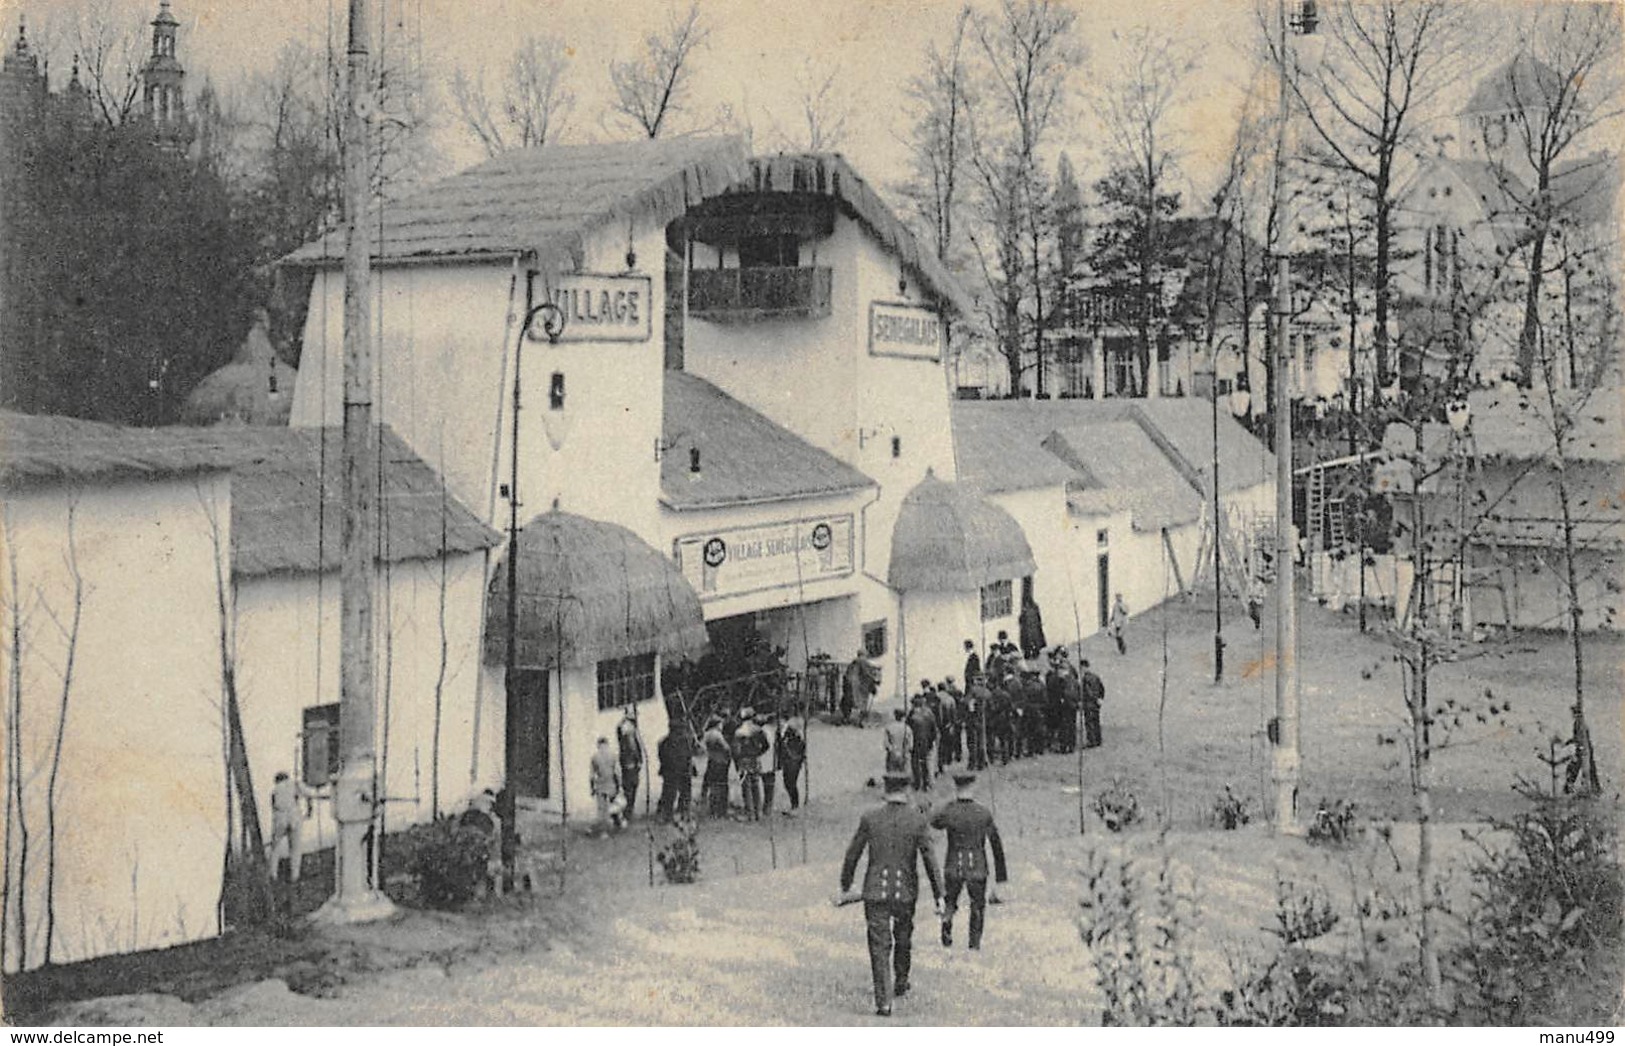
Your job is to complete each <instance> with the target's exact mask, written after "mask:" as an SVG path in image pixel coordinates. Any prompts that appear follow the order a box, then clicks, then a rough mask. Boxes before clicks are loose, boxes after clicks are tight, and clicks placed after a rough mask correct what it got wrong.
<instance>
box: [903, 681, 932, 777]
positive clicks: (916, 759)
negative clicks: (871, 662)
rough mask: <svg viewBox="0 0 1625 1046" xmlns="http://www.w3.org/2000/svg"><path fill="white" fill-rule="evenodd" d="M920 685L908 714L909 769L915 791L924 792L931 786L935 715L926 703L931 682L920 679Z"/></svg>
mask: <svg viewBox="0 0 1625 1046" xmlns="http://www.w3.org/2000/svg"><path fill="white" fill-rule="evenodd" d="M921 686H922V690H921V692H920V693H918V694H915V695H914V710H913V711H912V712H910V713H909V714H908V728H909V730H910V731H911V732H912V733H913V734H914V744H913V748H912V751H911V752H910V754H909V769H910V770H911V771H912V772H913V778H914V789H915V791H919V792H924V791H926V790H927V789H929V788H930V787H931V749H932V748H933V747H934V746H935V745H936V743H937V717H936V716H935V715H934V714H933V713H932V712H931V706H930V704H929V703H928V696H927V695H928V694H929V692H930V688H931V684H930V683H929V682H926V681H924V680H921Z"/></svg>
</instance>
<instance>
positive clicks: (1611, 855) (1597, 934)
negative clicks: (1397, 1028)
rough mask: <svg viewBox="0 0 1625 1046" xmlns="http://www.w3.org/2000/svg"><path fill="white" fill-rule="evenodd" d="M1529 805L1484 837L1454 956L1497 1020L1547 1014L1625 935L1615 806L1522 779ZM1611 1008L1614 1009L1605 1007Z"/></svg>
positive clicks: (1478, 1001) (1473, 1000) (1473, 992)
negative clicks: (1493, 836)
mask: <svg viewBox="0 0 1625 1046" xmlns="http://www.w3.org/2000/svg"><path fill="white" fill-rule="evenodd" d="M1517 791H1518V793H1519V794H1520V795H1521V796H1523V797H1524V799H1525V800H1526V803H1527V805H1526V806H1525V807H1524V809H1523V810H1522V811H1520V812H1519V813H1518V815H1517V816H1516V817H1515V818H1514V819H1513V820H1511V821H1509V822H1498V823H1496V825H1495V827H1496V828H1499V829H1501V830H1502V831H1503V832H1505V833H1506V834H1507V836H1509V838H1508V839H1507V841H1506V842H1505V844H1504V845H1500V846H1491V845H1489V844H1486V843H1485V842H1484V841H1483V840H1482V839H1478V840H1476V841H1477V842H1478V845H1479V847H1480V856H1479V858H1478V860H1477V861H1476V862H1475V863H1474V865H1473V866H1472V868H1471V869H1470V874H1471V876H1472V879H1473V908H1472V910H1471V912H1470V913H1469V915H1468V919H1467V938H1468V939H1467V943H1466V944H1465V945H1463V946H1462V947H1460V948H1459V949H1458V950H1457V952H1456V955H1455V956H1454V957H1455V958H1456V959H1457V961H1458V962H1459V963H1460V964H1461V966H1462V968H1463V973H1464V976H1463V978H1462V980H1463V984H1464V987H1465V988H1466V990H1467V991H1468V993H1469V999H1468V1001H1469V1003H1470V1004H1472V1005H1473V1006H1474V1007H1475V1008H1478V1009H1481V1010H1482V1012H1483V1015H1484V1017H1485V1018H1486V1019H1490V1020H1493V1021H1495V1022H1496V1023H1517V1024H1525V1023H1532V1022H1533V1023H1543V1022H1545V1019H1547V1018H1553V1019H1555V1017H1556V1016H1557V1013H1556V1010H1557V1009H1563V1008H1564V1007H1563V1004H1562V1003H1561V1002H1560V1001H1559V997H1560V996H1562V995H1563V994H1565V992H1566V991H1567V990H1568V989H1569V988H1571V987H1572V986H1573V985H1574V984H1575V982H1577V981H1578V980H1579V975H1580V974H1582V973H1584V972H1585V971H1586V969H1587V966H1588V962H1589V959H1590V957H1591V956H1592V954H1593V953H1594V952H1596V951H1597V950H1598V949H1609V950H1613V951H1617V950H1618V947H1619V942H1620V938H1621V889H1622V884H1621V872H1620V867H1619V864H1618V860H1617V857H1616V855H1615V830H1614V827H1613V824H1612V823H1611V820H1610V818H1611V815H1612V814H1613V811H1612V810H1611V809H1610V808H1609V807H1608V806H1607V805H1606V804H1605V803H1604V802H1603V801H1602V800H1599V799H1587V798H1579V797H1574V796H1568V795H1562V794H1558V793H1557V792H1556V789H1555V788H1554V789H1553V791H1552V792H1543V791H1541V790H1540V789H1538V788H1536V787H1534V786H1533V785H1530V784H1529V783H1528V782H1520V783H1519V785H1518V786H1517ZM1604 1016H1606V1014H1604Z"/></svg>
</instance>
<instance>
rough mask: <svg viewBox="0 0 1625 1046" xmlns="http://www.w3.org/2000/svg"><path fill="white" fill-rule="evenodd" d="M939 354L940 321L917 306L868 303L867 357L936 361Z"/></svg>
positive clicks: (940, 343)
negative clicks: (895, 357)
mask: <svg viewBox="0 0 1625 1046" xmlns="http://www.w3.org/2000/svg"><path fill="white" fill-rule="evenodd" d="M941 352H942V320H941V318H940V317H938V315H937V314H936V313H935V312H933V311H931V310H930V309H922V308H920V307H919V306H917V305H894V304H892V303H890V302H884V301H876V302H870V303H869V354H870V355H871V356H905V357H908V358H910V359H920V360H936V359H938V358H939V356H940V355H941Z"/></svg>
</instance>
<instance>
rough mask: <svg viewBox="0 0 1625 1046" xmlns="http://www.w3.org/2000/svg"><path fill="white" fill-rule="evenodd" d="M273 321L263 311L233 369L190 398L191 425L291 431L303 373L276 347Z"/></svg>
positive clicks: (186, 414) (209, 379)
mask: <svg viewBox="0 0 1625 1046" xmlns="http://www.w3.org/2000/svg"><path fill="white" fill-rule="evenodd" d="M269 327H270V320H269V319H268V318H267V317H266V315H265V310H263V309H261V310H260V311H259V312H258V314H257V315H256V316H255V317H254V326H253V328H252V329H250V330H249V332H248V335H247V337H245V338H244V339H243V344H242V345H241V347H239V348H238V350H237V355H236V356H233V357H232V360H231V362H230V363H228V364H226V365H225V366H224V367H221V368H220V369H219V370H216V371H214V372H212V373H210V374H209V375H207V376H206V377H204V379H203V380H202V381H200V382H198V383H197V387H196V388H194V389H193V390H192V393H191V395H189V396H187V397H186V404H185V405H184V406H183V407H182V408H181V421H182V422H183V423H184V424H187V425H220V424H240V425H286V424H287V423H288V415H289V413H290V412H291V411H292V409H293V383H294V379H295V378H296V377H298V371H296V370H294V369H293V368H292V367H290V366H288V365H287V364H286V363H284V362H282V360H281V359H280V358H279V357H278V356H277V354H276V350H275V349H273V348H272V347H271V336H270V333H269Z"/></svg>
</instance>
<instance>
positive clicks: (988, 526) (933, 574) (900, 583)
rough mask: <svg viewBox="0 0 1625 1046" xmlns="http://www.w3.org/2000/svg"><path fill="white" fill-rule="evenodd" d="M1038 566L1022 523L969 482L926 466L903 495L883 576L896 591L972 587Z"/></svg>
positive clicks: (967, 589)
mask: <svg viewBox="0 0 1625 1046" xmlns="http://www.w3.org/2000/svg"><path fill="white" fill-rule="evenodd" d="M1035 569H1037V567H1036V564H1035V562H1034V560H1033V551H1032V548H1031V547H1030V546H1029V545H1028V544H1027V535H1026V534H1025V533H1023V532H1022V529H1021V524H1019V523H1017V522H1016V520H1015V517H1013V516H1011V515H1010V513H1008V512H1006V511H1005V510H1004V509H1002V508H1000V507H999V506H997V505H995V504H993V503H992V502H990V501H987V500H985V499H983V498H980V497H978V496H977V495H976V494H974V493H972V492H971V490H970V489H969V488H967V487H964V486H961V485H960V484H957V483H945V482H943V481H942V480H940V479H938V478H937V477H936V475H935V474H934V473H932V472H931V471H929V470H927V471H926V474H925V478H924V479H922V480H920V482H919V483H918V484H917V485H916V486H915V487H914V489H913V490H911V491H909V492H908V494H907V495H905V496H904V498H903V505H902V508H901V509H900V510H899V511H898V514H897V525H896V527H895V529H894V530H893V531H892V546H891V567H890V570H889V571H888V572H887V575H886V576H887V581H888V583H889V584H890V585H891V587H892V588H894V589H896V590H897V591H899V592H975V591H977V590H979V589H980V588H981V587H982V586H983V585H987V584H989V583H991V582H994V581H1009V580H1011V579H1012V578H1018V577H1026V576H1027V575H1029V574H1031V573H1033V572H1034V570H1035Z"/></svg>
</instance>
